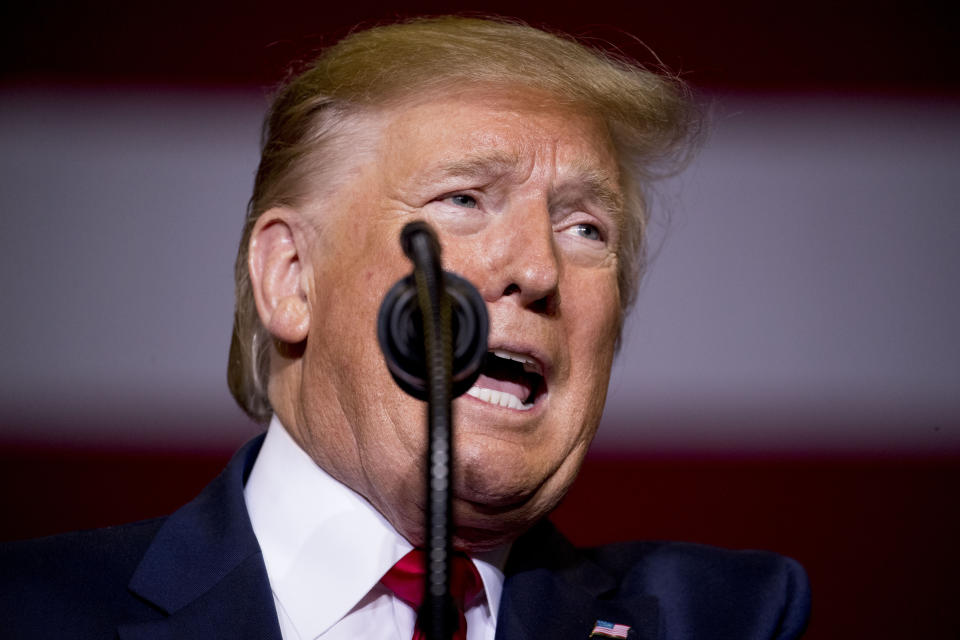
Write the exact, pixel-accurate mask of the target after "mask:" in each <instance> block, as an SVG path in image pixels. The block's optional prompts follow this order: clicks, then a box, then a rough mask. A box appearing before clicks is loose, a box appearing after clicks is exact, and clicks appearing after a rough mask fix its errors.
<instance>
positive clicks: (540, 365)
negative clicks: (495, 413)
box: [461, 341, 553, 418]
mask: <svg viewBox="0 0 960 640" xmlns="http://www.w3.org/2000/svg"><path fill="white" fill-rule="evenodd" d="M487 351H499V352H506V354H509V355H511V356H516V357H514V358H512V359H515V360H516V359H522V360H526V361H527V362H526V363H525V364H524V368H526V369H528V370H532V371H533V372H534V373H537V374H538V375H540V376H541V377H542V378H543V381H542V382H541V385H542V387H543V388H542V389H541V390H540V391H539V392H538V393H537V395H536V397H535V398H534V401H533V406H531V407H530V408H529V409H525V410H520V409H514V408H511V407H504V406H499V405H496V404H491V403H489V402H485V401H483V400H480V399H479V398H476V397H474V396H471V395H470V394H464V395H463V396H461V397H463V398H468V399H469V402H470V404H475V405H476V406H477V407H478V408H479V407H480V406H483V407H486V408H489V409H494V410H499V411H503V412H506V413H509V414H514V415H516V416H521V417H523V418H528V417H533V416H535V415H538V414H540V413H541V412H542V411H543V410H544V404H545V402H546V398H547V397H548V396H549V395H550V374H551V372H552V370H553V367H552V365H553V363H552V361H551V360H550V359H549V358H548V357H547V356H546V354H545V353H544V352H543V351H542V350H540V349H537V348H536V347H532V346H530V345H523V344H519V343H516V342H499V341H494V342H489V343H488V344H487ZM508 357H509V356H508Z"/></svg>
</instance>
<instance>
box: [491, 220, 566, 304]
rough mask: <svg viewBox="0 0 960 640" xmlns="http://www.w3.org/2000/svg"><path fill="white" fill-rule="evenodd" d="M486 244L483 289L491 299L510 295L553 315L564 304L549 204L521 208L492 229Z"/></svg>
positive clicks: (499, 298) (509, 296) (511, 298)
mask: <svg viewBox="0 0 960 640" xmlns="http://www.w3.org/2000/svg"><path fill="white" fill-rule="evenodd" d="M490 231H491V232H492V235H493V237H492V238H489V240H488V242H487V243H486V246H485V247H484V248H483V251H484V257H483V263H484V267H485V269H484V274H483V282H482V284H481V285H480V293H481V295H482V296H483V298H484V300H486V301H487V302H488V303H492V302H496V301H498V300H503V299H510V300H514V301H515V302H516V304H518V305H520V306H522V307H523V308H526V309H530V310H532V311H535V312H537V313H542V314H545V315H553V314H555V313H556V312H557V310H558V308H559V304H560V289H559V285H560V270H561V262H560V260H559V257H558V254H557V246H556V244H555V242H554V232H553V225H552V223H551V221H550V214H549V211H548V210H547V208H546V206H545V205H543V206H540V205H537V206H528V207H524V208H517V209H514V210H512V211H511V212H509V213H508V214H507V215H504V216H503V217H502V218H501V219H500V220H499V224H497V225H495V228H494V229H491V230H490Z"/></svg>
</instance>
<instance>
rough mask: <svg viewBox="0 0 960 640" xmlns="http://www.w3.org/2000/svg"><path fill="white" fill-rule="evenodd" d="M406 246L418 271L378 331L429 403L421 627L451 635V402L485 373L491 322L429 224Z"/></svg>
mask: <svg viewBox="0 0 960 640" xmlns="http://www.w3.org/2000/svg"><path fill="white" fill-rule="evenodd" d="M400 244H401V246H402V247H403V251H404V253H405V254H406V255H407V257H408V258H410V261H411V262H412V263H413V273H411V274H410V275H409V276H407V277H406V278H403V279H402V280H400V281H399V282H398V283H397V284H395V285H394V286H393V287H392V288H391V289H390V291H388V292H387V295H386V296H385V297H384V301H383V304H382V305H381V306H380V313H379V315H378V318H377V337H378V339H379V341H380V348H381V349H382V350H383V354H384V358H385V360H386V363H387V367H388V369H389V370H390V374H391V375H392V376H393V379H394V380H395V381H396V382H397V384H398V385H399V386H400V388H401V389H403V390H404V391H406V392H407V393H409V394H410V395H412V396H413V397H415V398H418V399H420V400H426V401H427V403H428V411H427V423H428V424H427V428H428V445H427V465H426V484H427V523H426V524H427V527H426V551H427V553H426V558H427V560H426V563H427V566H426V578H427V579H426V585H425V593H424V599H423V606H422V608H421V610H420V612H419V625H420V628H421V629H422V630H423V631H424V632H425V633H426V635H427V638H428V639H429V640H449V638H450V637H451V636H452V634H453V632H454V627H455V626H456V624H457V619H458V616H457V613H456V609H455V606H454V604H453V601H452V598H451V596H450V567H451V561H452V558H453V556H452V551H453V547H452V542H451V538H452V534H453V507H452V492H451V490H450V482H451V478H452V470H451V466H452V461H453V448H452V447H453V443H452V425H453V422H452V419H451V414H452V406H451V402H452V400H453V398H455V397H456V396H459V395H461V394H463V393H465V392H466V390H467V389H469V388H470V386H471V385H472V384H473V383H474V382H475V381H476V379H477V377H478V376H479V375H480V367H481V366H482V364H483V360H484V357H485V356H486V352H487V333H488V331H489V322H488V319H487V311H486V306H485V305H484V303H483V299H482V298H481V297H480V294H479V293H478V292H477V290H476V289H475V288H474V287H473V285H471V284H470V283H469V282H467V281H466V280H465V279H463V278H461V277H459V276H457V275H454V274H452V273H449V272H445V271H443V269H442V268H441V266H440V243H439V241H438V240H437V236H436V234H435V233H434V232H433V230H432V229H431V228H430V226H429V225H428V224H427V223H426V222H422V221H418V222H411V223H410V224H407V225H406V226H405V227H404V228H403V230H402V231H401V233H400Z"/></svg>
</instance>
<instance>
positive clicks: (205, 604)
mask: <svg viewBox="0 0 960 640" xmlns="http://www.w3.org/2000/svg"><path fill="white" fill-rule="evenodd" d="M262 442H263V438H262V437H260V438H257V439H256V440H254V441H252V442H250V443H248V444H247V445H246V446H245V447H244V448H243V449H241V450H240V451H239V452H237V454H236V455H235V456H234V457H233V459H232V460H231V461H230V464H228V465H227V468H226V469H224V471H223V473H221V474H220V476H218V477H217V478H216V479H215V480H214V481H213V482H212V483H211V484H210V485H208V486H207V488H206V489H204V491H203V493H201V494H200V495H199V496H197V498H196V499H194V500H193V501H192V502H190V503H189V504H187V505H186V506H184V507H183V508H181V509H180V510H179V511H177V512H176V513H174V514H173V515H171V516H170V517H169V518H168V519H167V521H166V522H165V523H164V525H163V527H161V529H160V531H159V532H158V533H157V535H156V537H155V538H154V540H153V542H152V544H151V545H150V547H149V548H148V549H147V552H146V554H144V557H143V560H142V561H141V562H140V564H139V566H138V567H137V570H136V572H135V573H134V574H133V578H132V579H131V580H130V584H129V589H130V591H131V592H133V593H134V594H136V595H137V596H139V597H140V598H142V599H143V600H144V601H146V602H147V603H148V604H150V605H151V606H153V607H154V608H155V609H157V610H158V611H159V612H160V613H161V614H163V616H164V617H163V618H161V619H159V620H154V621H151V622H141V623H136V624H128V625H121V626H120V627H119V629H118V634H119V637H120V638H121V639H122V640H161V639H164V638H171V639H172V638H177V639H178V640H179V639H183V640H187V639H191V638H196V639H197V640H199V639H200V638H203V639H208V638H241V639H242V638H250V639H254V638H256V639H257V640H261V639H263V640H268V639H275V640H280V629H279V625H278V623H277V615H276V611H275V609H274V605H273V594H272V592H271V591H270V583H269V580H268V579H267V572H266V568H265V567H264V564H263V556H262V554H261V552H260V547H259V545H258V544H257V539H256V536H255V535H254V533H253V529H252V528H251V526H250V518H249V516H248V515H247V509H246V504H245V503H244V500H243V484H244V481H245V480H246V477H247V475H248V474H249V472H250V469H251V467H252V466H253V461H254V460H255V459H256V457H257V453H258V452H259V450H260V445H261V444H262Z"/></svg>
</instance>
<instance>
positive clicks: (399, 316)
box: [377, 221, 489, 400]
mask: <svg viewBox="0 0 960 640" xmlns="http://www.w3.org/2000/svg"><path fill="white" fill-rule="evenodd" d="M400 245H401V246H402V247H403V251H404V253H405V254H406V255H407V257H408V258H410V260H411V261H412V262H413V263H414V272H412V273H411V274H410V275H408V276H407V277H405V278H403V279H401V280H400V281H398V282H397V283H396V284H394V285H393V287H391V288H390V290H389V291H388V292H387V295H386V296H384V298H383V303H382V304H381V305H380V312H379V314H378V316H377V338H378V340H379V341H380V349H381V350H382V351H383V355H384V358H385V360H386V362H387V368H388V369H389V370H390V374H391V375H392V376H393V379H394V381H395V382H396V383H397V385H398V386H399V387H400V388H401V389H403V390H404V391H406V392H407V393H408V394H410V395H411V396H413V397H415V398H417V399H419V400H427V399H428V395H429V375H428V371H427V356H426V347H425V342H424V340H425V327H424V321H423V312H422V310H421V305H420V301H419V296H418V291H417V279H416V270H417V268H418V267H421V268H422V269H423V271H426V272H428V275H430V273H429V272H431V271H432V272H433V273H434V274H437V273H440V274H442V286H443V289H444V294H445V295H446V297H447V299H448V300H449V304H450V324H451V340H450V345H451V350H452V356H453V367H452V376H451V397H452V398H456V397H457V396H460V395H463V394H464V393H466V391H467V389H469V388H470V387H471V386H473V383H474V382H476V380H477V378H478V377H479V376H480V368H481V367H482V366H483V361H484V358H486V355H487V335H488V333H489V320H488V318H487V308H486V305H485V304H484V302H483V298H482V297H480V293H479V292H478V291H477V290H476V288H475V287H474V286H473V285H472V284H470V282H469V281H468V280H466V279H464V278H462V277H460V276H458V275H456V274H455V273H452V272H450V271H441V269H440V251H441V248H440V242H439V240H437V236H436V233H435V232H434V231H433V229H432V228H431V227H430V225H428V224H427V223H426V222H423V221H416V222H411V223H409V224H407V225H406V226H405V227H404V228H403V230H402V231H401V232H400ZM418 261H419V262H421V263H423V264H418ZM440 279H441V278H432V280H434V281H436V280H440ZM427 280H428V281H430V280H431V278H427ZM437 284H439V283H437ZM438 299H439V296H438Z"/></svg>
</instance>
